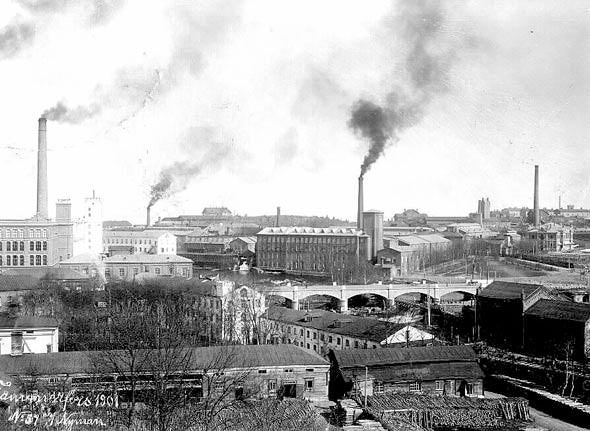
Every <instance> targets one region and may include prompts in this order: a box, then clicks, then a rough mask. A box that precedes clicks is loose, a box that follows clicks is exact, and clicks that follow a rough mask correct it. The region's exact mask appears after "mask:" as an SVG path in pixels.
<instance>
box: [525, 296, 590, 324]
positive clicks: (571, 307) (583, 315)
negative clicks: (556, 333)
mask: <svg viewBox="0 0 590 431" xmlns="http://www.w3.org/2000/svg"><path fill="white" fill-rule="evenodd" d="M525 314H526V315H527V316H536V317H543V318H546V319H555V320H571V321H575V322H587V321H588V319H590V304H587V303H581V302H567V301H556V300H550V299H540V300H538V301H537V302H536V303H535V304H533V305H532V306H531V307H530V308H529V309H528V310H526V311H525Z"/></svg>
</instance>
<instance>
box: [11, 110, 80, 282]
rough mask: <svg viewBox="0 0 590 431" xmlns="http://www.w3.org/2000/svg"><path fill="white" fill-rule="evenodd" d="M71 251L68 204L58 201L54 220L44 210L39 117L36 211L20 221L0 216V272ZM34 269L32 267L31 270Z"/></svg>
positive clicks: (50, 261)
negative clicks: (31, 215) (0, 217)
mask: <svg viewBox="0 0 590 431" xmlns="http://www.w3.org/2000/svg"><path fill="white" fill-rule="evenodd" d="M72 254H73V223H72V217H71V203H70V201H69V200H59V201H58V202H57V204H56V217H55V219H50V218H49V213H48V184H47V120H46V119H45V118H40V119H39V128H38V151H37V213H36V214H35V216H34V217H31V218H29V219H22V220H10V219H4V220H2V219H0V272H2V271H6V270H7V269H10V270H11V272H13V273H14V272H15V271H18V272H22V273H26V272H27V271H29V270H30V268H31V267H35V268H38V267H48V266H52V265H55V264H57V263H58V262H60V261H61V260H63V259H68V258H70V257H71V256H72ZM35 271H36V270H35Z"/></svg>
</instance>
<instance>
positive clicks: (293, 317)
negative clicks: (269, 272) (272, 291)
mask: <svg viewBox="0 0 590 431" xmlns="http://www.w3.org/2000/svg"><path fill="white" fill-rule="evenodd" d="M261 320H262V321H263V322H267V332H268V342H270V343H273V344H295V345H296V346H300V347H303V348H305V349H307V350H313V351H314V352H318V353H320V354H323V355H325V354H326V353H328V352H329V351H330V350H340V349H376V348H381V347H400V346H425V345H432V344H433V343H435V339H434V336H433V335H432V334H430V333H428V332H426V331H423V330H421V329H420V328H417V327H414V326H410V325H407V324H405V323H393V322H386V321H383V320H378V319H372V318H368V317H358V316H350V315H346V316H344V315H342V314H340V313H333V312H330V311H325V310H310V311H302V310H292V309H290V308H284V307H269V309H268V312H267V313H266V314H264V315H262V317H261Z"/></svg>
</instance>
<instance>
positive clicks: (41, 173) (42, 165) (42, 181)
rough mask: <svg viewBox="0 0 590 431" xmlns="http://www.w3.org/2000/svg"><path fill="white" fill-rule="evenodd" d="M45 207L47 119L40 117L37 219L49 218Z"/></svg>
mask: <svg viewBox="0 0 590 431" xmlns="http://www.w3.org/2000/svg"><path fill="white" fill-rule="evenodd" d="M47 206H48V198H47V119H46V118H43V117H41V118H39V134H38V149H37V217H39V218H44V219H46V218H49V213H48V211H47Z"/></svg>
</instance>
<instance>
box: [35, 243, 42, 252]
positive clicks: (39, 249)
mask: <svg viewBox="0 0 590 431" xmlns="http://www.w3.org/2000/svg"><path fill="white" fill-rule="evenodd" d="M35 251H41V241H37V242H35Z"/></svg>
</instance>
